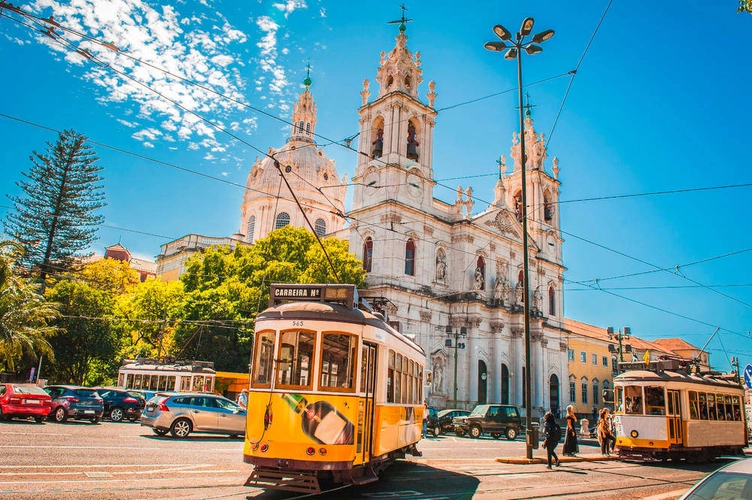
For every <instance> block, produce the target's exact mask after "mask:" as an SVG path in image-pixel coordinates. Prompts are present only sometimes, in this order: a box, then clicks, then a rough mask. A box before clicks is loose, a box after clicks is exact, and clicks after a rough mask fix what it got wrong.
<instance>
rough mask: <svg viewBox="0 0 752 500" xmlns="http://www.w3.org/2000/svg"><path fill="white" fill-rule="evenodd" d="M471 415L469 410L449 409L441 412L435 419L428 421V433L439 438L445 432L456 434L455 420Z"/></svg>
mask: <svg viewBox="0 0 752 500" xmlns="http://www.w3.org/2000/svg"><path fill="white" fill-rule="evenodd" d="M468 415H470V412H469V411H468V410H458V409H456V408H454V409H448V410H440V411H439V412H438V413H437V414H436V415H434V416H433V418H429V419H428V432H430V433H431V434H433V435H434V436H439V435H441V434H443V433H445V432H454V422H453V421H454V419H455V418H458V417H466V416H468Z"/></svg>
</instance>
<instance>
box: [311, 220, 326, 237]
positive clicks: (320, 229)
mask: <svg viewBox="0 0 752 500" xmlns="http://www.w3.org/2000/svg"><path fill="white" fill-rule="evenodd" d="M314 227H315V228H316V236H318V237H319V238H322V237H323V236H324V235H325V234H326V221H325V220H324V219H316V224H314Z"/></svg>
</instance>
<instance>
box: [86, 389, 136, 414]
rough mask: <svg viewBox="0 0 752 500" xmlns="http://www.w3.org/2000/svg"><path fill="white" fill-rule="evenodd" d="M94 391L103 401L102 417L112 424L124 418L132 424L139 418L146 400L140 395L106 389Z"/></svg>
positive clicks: (123, 390)
mask: <svg viewBox="0 0 752 500" xmlns="http://www.w3.org/2000/svg"><path fill="white" fill-rule="evenodd" d="M96 391H97V394H99V396H100V397H101V398H102V401H104V416H105V417H107V418H109V419H110V420H112V421H113V422H120V421H121V420H123V419H126V418H127V419H128V420H130V421H132V422H133V421H136V420H138V419H139V418H141V412H142V411H143V410H144V406H146V400H144V398H143V397H142V396H141V395H140V394H137V393H135V392H131V391H126V390H125V389H112V388H108V387H100V388H98V389H97V390H96Z"/></svg>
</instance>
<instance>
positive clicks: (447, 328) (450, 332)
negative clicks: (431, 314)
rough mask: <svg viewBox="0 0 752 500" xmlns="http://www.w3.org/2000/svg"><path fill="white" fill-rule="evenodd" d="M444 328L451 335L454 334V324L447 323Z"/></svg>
mask: <svg viewBox="0 0 752 500" xmlns="http://www.w3.org/2000/svg"><path fill="white" fill-rule="evenodd" d="M444 330H445V331H446V334H447V335H451V334H452V325H447V326H446V328H445V329H444Z"/></svg>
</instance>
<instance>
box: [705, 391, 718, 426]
mask: <svg viewBox="0 0 752 500" xmlns="http://www.w3.org/2000/svg"><path fill="white" fill-rule="evenodd" d="M707 401H708V420H718V417H717V415H716V412H715V410H716V407H715V394H708V395H707Z"/></svg>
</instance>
